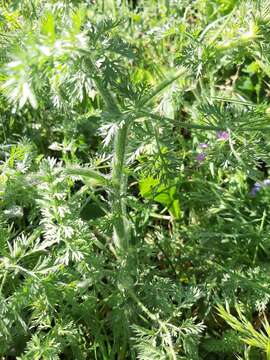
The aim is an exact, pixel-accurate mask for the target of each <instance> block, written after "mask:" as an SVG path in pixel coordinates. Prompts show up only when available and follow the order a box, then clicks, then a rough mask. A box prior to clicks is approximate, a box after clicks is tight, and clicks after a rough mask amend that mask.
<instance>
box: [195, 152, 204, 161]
mask: <svg viewBox="0 0 270 360" xmlns="http://www.w3.org/2000/svg"><path fill="white" fill-rule="evenodd" d="M205 158H206V155H205V154H204V153H199V154H198V155H197V156H196V160H197V161H199V162H202V161H204V160H205Z"/></svg>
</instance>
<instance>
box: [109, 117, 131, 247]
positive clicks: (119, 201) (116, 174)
mask: <svg viewBox="0 0 270 360" xmlns="http://www.w3.org/2000/svg"><path fill="white" fill-rule="evenodd" d="M128 129H129V123H128V122H124V123H123V124H120V125H119V127H118V129H117V133H116V135H115V139H114V156H113V161H112V179H111V181H112V190H113V196H112V208H113V213H114V243H115V245H116V247H117V249H119V250H120V251H124V250H126V249H127V248H128V243H129V226H128V221H127V216H126V205H125V192H126V189H125V187H126V179H125V177H126V175H125V169H124V167H125V155H126V144H127V136H128Z"/></svg>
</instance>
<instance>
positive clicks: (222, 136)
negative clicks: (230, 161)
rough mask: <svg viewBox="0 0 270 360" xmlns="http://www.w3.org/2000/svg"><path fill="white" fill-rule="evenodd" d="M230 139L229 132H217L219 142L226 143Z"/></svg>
mask: <svg viewBox="0 0 270 360" xmlns="http://www.w3.org/2000/svg"><path fill="white" fill-rule="evenodd" d="M229 137H230V135H229V133H228V131H218V132H217V138H218V140H222V141H226V140H228V139H229Z"/></svg>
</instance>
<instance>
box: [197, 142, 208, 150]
mask: <svg viewBox="0 0 270 360" xmlns="http://www.w3.org/2000/svg"><path fill="white" fill-rule="evenodd" d="M199 148H201V149H207V148H208V144H206V143H201V144H199Z"/></svg>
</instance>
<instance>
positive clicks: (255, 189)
mask: <svg viewBox="0 0 270 360" xmlns="http://www.w3.org/2000/svg"><path fill="white" fill-rule="evenodd" d="M261 187H262V185H261V184H260V183H258V182H256V183H255V184H254V185H253V187H252V189H251V192H250V195H252V196H256V194H257V192H258V191H260V189H261Z"/></svg>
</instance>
